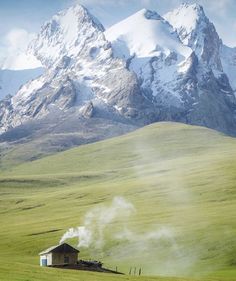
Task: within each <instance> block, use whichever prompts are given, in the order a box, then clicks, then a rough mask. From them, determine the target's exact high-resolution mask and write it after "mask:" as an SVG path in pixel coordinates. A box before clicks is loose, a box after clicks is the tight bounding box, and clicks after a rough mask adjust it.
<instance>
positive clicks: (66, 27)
mask: <svg viewBox="0 0 236 281" xmlns="http://www.w3.org/2000/svg"><path fill="white" fill-rule="evenodd" d="M103 31H104V27H103V26H102V24H101V23H99V21H98V20H97V19H96V18H95V17H94V16H92V15H91V14H90V13H89V12H88V10H87V9H86V8H84V7H83V6H80V5H75V6H73V7H71V8H69V9H67V10H64V11H62V12H59V13H58V14H57V15H55V16H53V17H52V19H51V20H50V21H49V22H46V23H45V24H44V25H43V27H42V29H41V32H40V33H39V34H38V36H37V38H36V39H35V40H34V41H33V42H32V44H31V46H30V49H31V51H32V53H34V54H35V56H36V57H37V58H38V59H39V60H40V61H41V62H42V63H43V64H44V65H45V66H47V67H50V66H52V65H53V64H55V63H58V62H59V61H60V60H61V59H62V57H63V56H67V57H70V58H72V59H73V58H74V59H76V58H77V56H78V55H82V54H81V51H82V50H83V51H85V50H84V48H85V46H86V47H88V48H89V46H88V45H89V44H93V49H92V50H91V54H90V55H91V57H92V56H97V55H101V53H100V51H101V48H104V36H103ZM105 51H106V50H105V49H104V52H103V54H104V56H105V57H106V52H105Z"/></svg>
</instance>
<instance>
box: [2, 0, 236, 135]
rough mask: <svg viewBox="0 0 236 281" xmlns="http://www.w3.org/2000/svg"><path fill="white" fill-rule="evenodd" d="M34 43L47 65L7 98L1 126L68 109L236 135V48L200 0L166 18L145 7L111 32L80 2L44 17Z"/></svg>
mask: <svg viewBox="0 0 236 281" xmlns="http://www.w3.org/2000/svg"><path fill="white" fill-rule="evenodd" d="M29 50H30V53H31V54H32V55H34V56H35V57H36V58H37V59H38V60H40V61H41V63H42V65H43V66H44V67H45V69H46V71H45V73H44V74H42V75H41V76H40V77H38V78H37V79H35V80H32V81H30V82H28V83H26V84H25V85H24V86H23V87H21V89H20V90H19V91H18V93H17V94H16V95H15V96H14V97H12V98H7V99H5V100H4V101H2V103H1V104H0V124H1V128H0V131H1V132H2V133H3V132H6V131H9V130H10V129H12V128H16V127H17V126H20V125H21V126H24V124H29V123H30V122H33V121H34V122H36V123H37V122H38V123H40V122H41V124H43V122H44V121H42V120H45V118H49V117H50V118H49V119H48V121H47V122H45V123H47V124H48V126H50V124H51V123H53V124H54V125H55V124H56V123H57V122H58V120H61V118H62V116H63V118H64V119H63V120H67V119H68V118H69V119H70V118H75V117H76V121H75V120H74V119H73V120H74V121H75V122H74V121H73V122H74V123H73V124H77V126H79V124H82V123H83V122H85V123H84V124H86V126H96V120H98V118H100V120H101V118H102V120H104V122H105V123H106V122H107V120H109V122H113V125H114V124H115V123H114V122H118V123H119V124H120V125H121V124H126V125H127V124H132V125H134V124H135V126H142V125H143V124H148V123H151V122H154V121H163V120H168V121H177V122H184V123H189V124H197V125H203V126H207V127H210V128H213V129H217V130H220V131H223V132H225V133H229V134H232V135H236V120H235V110H236V98H235V95H234V90H235V86H236V83H235V78H234V77H235V75H233V74H232V72H234V73H235V69H236V63H235V56H236V55H235V49H232V48H228V47H226V46H224V45H223V43H222V41H221V40H220V38H219V36H218V34H217V32H216V29H215V27H214V25H213V24H212V23H211V22H210V21H209V19H208V18H207V17H206V15H205V13H204V10H203V8H202V7H201V6H199V5H196V4H193V5H189V4H183V5H181V6H180V7H179V8H178V9H176V10H174V11H172V12H169V13H168V14H166V15H164V16H163V17H162V16H160V15H159V14H158V13H157V12H155V11H150V10H146V9H143V10H141V11H139V12H137V13H136V14H134V15H132V16H130V17H129V18H127V19H125V20H123V21H121V22H120V23H117V24H116V25H114V26H112V27H110V28H109V29H108V30H106V31H105V30H104V27H103V26H102V24H101V23H100V22H99V21H98V20H97V19H96V18H95V17H94V16H93V15H91V14H90V13H89V11H88V10H87V9H86V8H84V7H83V6H80V5H75V6H73V7H71V8H69V9H67V10H65V11H62V12H60V13H58V14H57V15H55V16H54V17H53V18H52V19H51V20H50V21H48V22H47V23H45V24H44V25H43V27H42V29H41V31H40V32H39V34H38V36H37V38H36V39H35V40H34V41H33V42H32V43H31V44H30V47H29ZM54 116H56V119H55V118H54ZM60 116H61V117H60ZM88 119H92V120H94V122H88V121H85V120H88ZM40 120H41V121H40ZM52 120H53V121H52ZM77 120H78V121H77ZM50 122H51V123H50ZM76 122H77V123H76ZM88 123H89V125H88ZM92 124H93V125H92ZM27 126H28V125H27ZM40 126H41V125H40ZM67 126H70V124H69V123H68V124H67ZM121 126H123V125H121ZM65 127H66V125H65V126H63V129H62V128H61V131H60V132H61V133H63V132H64V131H66V130H67V129H65ZM27 128H29V126H28V127H27ZM74 128H76V126H75V127H74ZM27 130H29V129H27Z"/></svg>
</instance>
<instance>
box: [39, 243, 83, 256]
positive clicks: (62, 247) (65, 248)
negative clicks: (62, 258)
mask: <svg viewBox="0 0 236 281" xmlns="http://www.w3.org/2000/svg"><path fill="white" fill-rule="evenodd" d="M52 252H54V253H61V252H64V253H79V250H77V249H76V248H74V247H72V246H71V245H69V244H67V243H63V244H61V245H56V246H52V247H50V248H48V249H46V250H44V251H42V252H40V253H39V255H40V256H41V255H45V254H49V253H52Z"/></svg>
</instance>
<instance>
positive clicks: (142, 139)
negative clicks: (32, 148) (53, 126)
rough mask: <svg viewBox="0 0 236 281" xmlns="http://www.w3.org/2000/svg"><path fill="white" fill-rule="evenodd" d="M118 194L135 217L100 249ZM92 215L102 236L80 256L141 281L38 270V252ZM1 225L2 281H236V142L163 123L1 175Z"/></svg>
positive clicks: (109, 233)
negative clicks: (135, 271) (132, 272)
mask: <svg viewBox="0 0 236 281" xmlns="http://www.w3.org/2000/svg"><path fill="white" fill-rule="evenodd" d="M3 166H4V165H3ZM116 196H121V197H122V198H123V199H124V200H125V201H126V202H128V203H129V204H132V205H133V207H134V208H135V211H133V212H131V213H130V214H126V213H125V212H124V213H123V212H122V210H118V214H117V216H116V217H115V218H114V219H113V220H112V221H111V222H110V223H108V224H107V225H106V226H104V228H103V238H104V239H103V244H102V245H99V246H98V245H97V242H98V240H99V239H100V238H101V233H99V230H100V227H102V221H103V220H102V219H101V217H99V212H100V210H103V213H102V214H103V215H104V216H105V217H106V209H104V208H105V206H110V204H111V202H112V200H113V199H114V197H116ZM91 210H95V211H94V213H95V221H96V222H95V223H96V225H97V226H96V227H97V229H95V232H94V241H93V243H92V244H91V245H90V247H89V248H81V254H80V256H81V257H82V258H92V259H99V260H102V261H103V262H104V264H105V266H106V267H109V268H111V269H114V268H115V267H116V266H117V267H118V270H119V271H122V272H124V273H128V272H129V269H130V267H137V268H140V267H142V269H143V274H144V276H143V277H133V276H129V275H126V276H116V275H106V274H95V273H87V272H76V271H62V270H56V269H48V268H40V267H39V265H38V264H39V257H38V253H39V252H40V251H41V250H44V249H45V248H48V247H50V246H52V245H56V244H58V242H59V240H60V238H61V237H62V235H63V234H64V233H65V232H66V231H67V230H68V228H70V227H76V226H79V225H83V223H84V217H85V215H86V213H87V212H89V211H91ZM104 210H105V211H104ZM104 212H105V214H104ZM107 213H108V215H109V209H108V212H107ZM96 216H97V217H96ZM0 222H1V227H0V280H1V281H10V280H11V281H12V280H19V281H20V280H21V281H37V280H48V281H54V280H57V281H59V280H66V281H70V280H71V281H72V280H80V281H85V280H98V281H103V280H104V281H105V280H109V281H112V280H121V281H122V280H136V279H139V280H143V281H144V280H145V281H148V280H155V281H159V280H163V281H172V280H173V281H174V280H195V279H196V280H218V281H221V280H231V281H235V280H236V139H234V138H230V137H227V136H224V135H222V134H220V133H218V132H215V131H213V130H209V129H205V128H202V127H194V126H188V125H183V124H176V123H158V124H154V125H151V126H147V127H145V128H142V129H140V130H137V131H135V132H133V133H130V134H127V135H125V136H121V137H117V138H114V139H110V140H106V141H102V142H98V143H95V144H90V145H85V146H81V147H78V148H75V149H71V150H68V151H66V152H62V153H58V154H56V155H53V156H50V157H46V158H43V159H41V160H37V161H33V162H28V163H23V164H20V165H17V166H14V167H11V168H10V169H9V168H8V169H7V170H4V169H3V170H2V171H1V172H0ZM68 242H69V243H71V244H72V245H76V243H77V240H76V239H75V238H74V239H71V240H68ZM145 276H146V277H145ZM153 276H154V277H153ZM158 276H163V277H158ZM170 276H176V277H177V278H179V279H175V278H174V277H173V278H171V277H170ZM185 278H186V279H185Z"/></svg>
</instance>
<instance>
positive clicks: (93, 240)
mask: <svg viewBox="0 0 236 281" xmlns="http://www.w3.org/2000/svg"><path fill="white" fill-rule="evenodd" d="M134 212H135V208H134V206H133V205H132V204H131V203H130V202H127V201H126V200H125V199H124V198H122V197H115V198H114V199H113V201H112V203H111V205H110V206H100V207H96V208H93V209H92V210H91V211H89V212H88V213H87V214H86V215H85V218H84V223H83V226H79V227H76V228H70V229H69V230H68V231H67V232H66V233H65V234H64V235H63V236H62V238H61V240H60V244H61V243H63V242H65V241H66V240H67V239H71V238H78V247H85V248H88V247H90V246H91V245H92V244H94V246H95V247H96V248H102V247H103V246H104V243H105V241H104V232H105V230H106V228H107V227H109V226H111V224H112V223H113V222H114V221H115V220H117V219H120V220H121V221H125V218H127V217H129V216H130V215H131V214H132V213H134Z"/></svg>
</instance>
